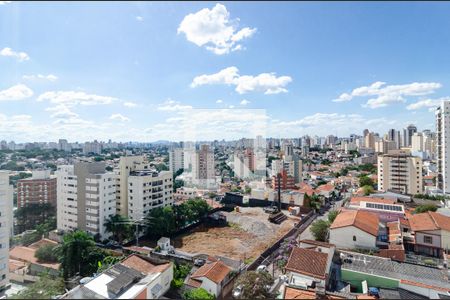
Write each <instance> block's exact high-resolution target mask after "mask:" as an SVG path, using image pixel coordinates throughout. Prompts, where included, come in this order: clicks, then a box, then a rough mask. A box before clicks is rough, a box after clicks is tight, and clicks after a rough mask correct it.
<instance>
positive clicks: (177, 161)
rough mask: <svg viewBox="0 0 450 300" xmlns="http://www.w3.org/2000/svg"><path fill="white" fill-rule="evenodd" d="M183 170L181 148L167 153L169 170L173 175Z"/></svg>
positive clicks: (182, 151) (182, 152)
mask: <svg viewBox="0 0 450 300" xmlns="http://www.w3.org/2000/svg"><path fill="white" fill-rule="evenodd" d="M183 168H184V150H183V148H174V149H172V150H170V151H169V170H170V171H171V172H173V173H175V172H177V171H178V170H180V169H183Z"/></svg>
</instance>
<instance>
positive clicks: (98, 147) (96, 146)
mask: <svg viewBox="0 0 450 300" xmlns="http://www.w3.org/2000/svg"><path fill="white" fill-rule="evenodd" d="M102 148H103V147H102V144H101V143H99V142H97V140H95V141H93V142H86V143H84V146H83V153H84V154H89V153H94V154H100V153H102Z"/></svg>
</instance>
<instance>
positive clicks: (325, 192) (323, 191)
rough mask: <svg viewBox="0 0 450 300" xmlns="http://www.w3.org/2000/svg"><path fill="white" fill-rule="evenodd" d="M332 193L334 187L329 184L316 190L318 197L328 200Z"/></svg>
mask: <svg viewBox="0 0 450 300" xmlns="http://www.w3.org/2000/svg"><path fill="white" fill-rule="evenodd" d="M334 191H335V187H334V185H332V184H330V183H327V184H322V185H319V186H318V187H317V188H316V193H317V194H318V195H322V196H324V197H325V198H330V197H331V196H332V194H333V192H334Z"/></svg>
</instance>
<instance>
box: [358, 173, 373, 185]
mask: <svg viewBox="0 0 450 300" xmlns="http://www.w3.org/2000/svg"><path fill="white" fill-rule="evenodd" d="M365 185H369V186H372V187H373V185H374V182H373V180H372V179H371V178H370V177H369V176H366V175H364V176H361V177H360V178H359V186H360V187H363V186H365Z"/></svg>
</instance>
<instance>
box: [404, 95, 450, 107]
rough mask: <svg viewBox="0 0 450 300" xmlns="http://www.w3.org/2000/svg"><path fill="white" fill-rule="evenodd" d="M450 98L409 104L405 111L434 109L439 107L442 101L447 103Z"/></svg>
mask: <svg viewBox="0 0 450 300" xmlns="http://www.w3.org/2000/svg"><path fill="white" fill-rule="evenodd" d="M449 100H450V97H443V98H439V99H424V100H420V101H417V102H415V103H411V104H410V105H408V106H407V107H406V109H407V110H418V109H421V108H425V107H428V108H430V109H434V108H435V107H436V106H439V105H440V104H441V102H442V101H449Z"/></svg>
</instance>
